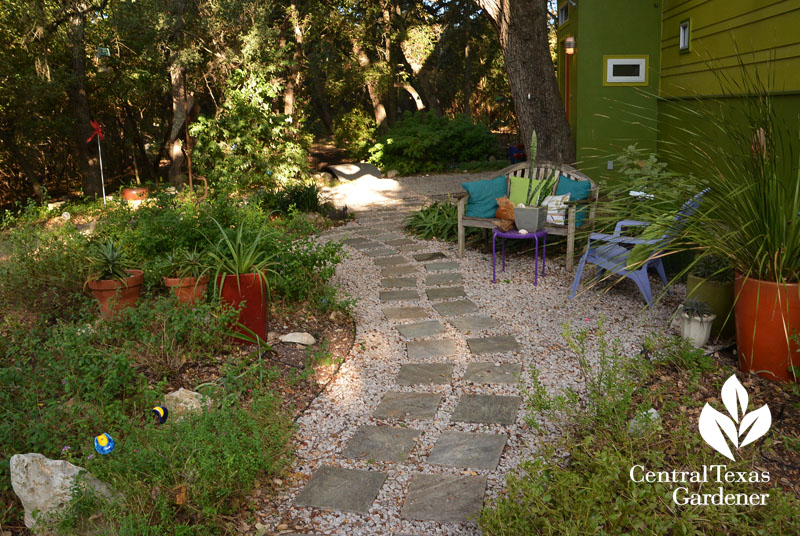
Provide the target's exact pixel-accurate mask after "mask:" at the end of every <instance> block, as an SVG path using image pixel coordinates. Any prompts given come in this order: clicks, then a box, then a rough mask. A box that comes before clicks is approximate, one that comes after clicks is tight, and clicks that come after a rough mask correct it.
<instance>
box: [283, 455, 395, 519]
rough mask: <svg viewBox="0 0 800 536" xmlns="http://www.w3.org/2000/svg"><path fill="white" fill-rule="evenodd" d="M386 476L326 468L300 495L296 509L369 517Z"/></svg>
mask: <svg viewBox="0 0 800 536" xmlns="http://www.w3.org/2000/svg"><path fill="white" fill-rule="evenodd" d="M385 480H386V473H380V472H378V471H358V470H356V469H345V468H342V467H331V466H327V465H326V466H323V467H320V468H319V469H317V470H316V471H314V474H313V475H311V479H310V480H309V481H308V483H307V484H306V486H305V487H304V488H303V490H302V491H301V492H300V493H299V494H298V495H297V498H296V499H295V501H294V503H295V505H297V506H311V507H313V508H326V509H330V510H343V511H345V512H358V513H367V511H368V510H369V507H370V506H372V502H373V501H374V500H375V497H377V496H378V491H380V489H381V486H383V482H384V481H385Z"/></svg>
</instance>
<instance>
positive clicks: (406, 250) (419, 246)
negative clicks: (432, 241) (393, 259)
mask: <svg viewBox="0 0 800 536" xmlns="http://www.w3.org/2000/svg"><path fill="white" fill-rule="evenodd" d="M421 249H425V246H423V245H422V244H409V245H407V246H397V250H398V251H400V252H402V253H413V252H415V251H419V250H421Z"/></svg>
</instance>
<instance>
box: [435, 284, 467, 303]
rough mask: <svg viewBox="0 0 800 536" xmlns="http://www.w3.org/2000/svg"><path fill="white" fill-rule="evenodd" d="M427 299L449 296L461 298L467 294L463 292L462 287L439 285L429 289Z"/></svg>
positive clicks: (441, 298) (446, 297)
mask: <svg viewBox="0 0 800 536" xmlns="http://www.w3.org/2000/svg"><path fill="white" fill-rule="evenodd" d="M427 294H428V299H429V300H431V301H433V300H449V299H451V298H463V297H465V296H466V295H467V294H466V292H464V287H439V288H432V289H429V290H428V292H427Z"/></svg>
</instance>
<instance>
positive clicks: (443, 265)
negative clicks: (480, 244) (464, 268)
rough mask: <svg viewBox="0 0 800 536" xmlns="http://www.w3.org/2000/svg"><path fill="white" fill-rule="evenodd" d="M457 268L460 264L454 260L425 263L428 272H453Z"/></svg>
mask: <svg viewBox="0 0 800 536" xmlns="http://www.w3.org/2000/svg"><path fill="white" fill-rule="evenodd" d="M459 268H460V266H459V265H458V262H456V261H447V262H431V263H428V264H426V265H425V270H427V271H428V272H454V271H456V270H458V269H459Z"/></svg>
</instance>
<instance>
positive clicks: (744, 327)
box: [734, 274, 800, 382]
mask: <svg viewBox="0 0 800 536" xmlns="http://www.w3.org/2000/svg"><path fill="white" fill-rule="evenodd" d="M797 293H798V284H797V283H784V284H780V285H779V284H778V283H774V282H772V281H761V280H759V279H753V278H748V279H747V280H746V281H745V279H744V277H742V275H741V274H736V281H735V282H734V294H735V296H736V305H735V311H736V344H737V346H738V349H739V365H740V367H741V369H742V370H743V371H745V372H748V371H751V370H752V371H753V372H755V373H756V374H758V375H759V376H763V377H765V378H769V379H771V380H781V381H785V382H788V381H794V380H795V379H796V378H795V375H794V374H792V371H791V370H789V367H790V366H791V365H794V366H798V367H800V353H798V350H799V349H800V347H799V346H798V344H797V341H795V340H791V339H789V337H790V336H791V335H793V334H795V333H797V332H800V298H798V295H797Z"/></svg>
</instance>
